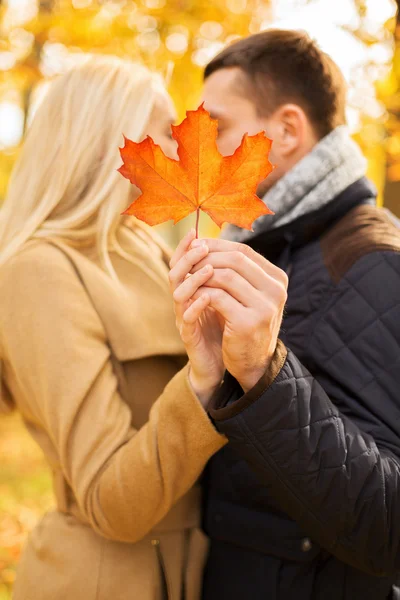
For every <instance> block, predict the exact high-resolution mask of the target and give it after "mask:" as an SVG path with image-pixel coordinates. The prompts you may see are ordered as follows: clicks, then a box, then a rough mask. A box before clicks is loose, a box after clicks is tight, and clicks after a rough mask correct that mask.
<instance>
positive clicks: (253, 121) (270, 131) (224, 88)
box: [203, 67, 283, 196]
mask: <svg viewBox="0 0 400 600" xmlns="http://www.w3.org/2000/svg"><path fill="white" fill-rule="evenodd" d="M203 101H204V106H205V108H206V109H207V110H208V111H209V112H210V114H211V116H212V117H213V118H214V119H218V139H217V144H218V149H219V151H220V152H221V154H223V155H224V156H229V155H231V154H233V153H234V151H235V150H236V148H237V147H238V146H239V145H240V142H241V141H242V137H243V135H244V134H245V133H248V134H249V135H255V134H256V133H259V132H260V131H263V130H264V131H265V132H266V135H267V136H268V137H269V138H271V139H272V140H274V139H276V138H274V132H276V123H275V122H274V118H273V116H272V117H271V118H268V119H266V118H262V117H260V115H258V114H257V109H256V105H255V103H254V102H253V101H252V100H251V98H248V97H247V95H246V90H245V89H244V84H243V74H242V73H241V71H240V69H239V68H237V67H232V68H229V69H219V70H218V71H215V72H214V73H212V75H210V76H209V77H208V78H207V79H206V81H205V84H204V90H203ZM277 150H278V151H277ZM270 161H271V162H272V164H274V165H276V166H277V168H276V169H275V170H274V171H273V172H272V173H271V174H270V175H269V176H268V178H267V179H266V180H265V181H264V182H262V183H261V184H260V186H259V189H258V194H259V195H260V196H262V195H263V194H265V192H266V191H267V190H268V189H269V188H270V187H272V185H273V184H274V183H275V182H276V181H277V180H278V179H279V178H280V177H281V176H282V174H283V172H282V166H283V165H282V164H281V163H282V161H281V160H280V156H279V147H277V144H276V143H275V144H273V145H272V150H271V154H270Z"/></svg>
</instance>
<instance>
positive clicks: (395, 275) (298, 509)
mask: <svg viewBox="0 0 400 600" xmlns="http://www.w3.org/2000/svg"><path fill="white" fill-rule="evenodd" d="M308 343H309V350H308V355H309V356H312V357H314V360H313V361H310V362H311V363H312V362H314V366H313V372H314V369H315V372H316V373H318V374H319V375H317V377H318V380H317V379H316V377H314V376H313V375H312V374H311V373H310V372H309V371H308V370H307V369H306V368H305V366H304V365H303V364H302V363H301V361H300V360H299V359H298V358H297V357H296V356H295V355H294V353H293V352H291V351H290V350H289V351H288V352H287V353H286V349H285V348H284V346H283V344H282V343H279V345H278V348H277V351H276V354H275V357H274V360H273V361H272V365H271V367H270V369H269V371H268V373H266V374H265V376H264V377H263V378H262V379H261V380H260V381H259V382H258V384H257V385H256V387H255V388H254V389H253V390H250V392H248V393H247V394H246V395H244V396H243V395H242V396H241V397H239V394H238V391H237V386H238V384H237V383H236V384H235V382H234V380H232V378H231V379H230V380H229V377H228V379H227V380H226V382H225V383H224V386H223V388H222V389H221V390H219V392H218V395H216V396H215V397H214V399H213V401H212V406H211V408H210V413H211V416H212V418H213V419H214V422H215V424H216V426H217V428H218V430H219V431H220V432H222V433H224V434H225V435H226V436H227V437H228V439H229V441H230V443H231V444H232V445H233V447H234V448H235V449H236V450H237V451H238V452H239V453H240V454H241V455H242V456H243V457H244V458H245V459H246V461H247V462H248V463H249V465H250V466H251V467H253V468H254V470H255V471H256V472H257V473H258V475H259V478H260V480H261V482H262V483H263V485H265V486H266V487H267V488H268V490H269V492H270V493H271V495H272V496H273V497H274V498H275V499H276V500H277V501H278V502H279V504H280V506H281V507H282V510H284V511H285V512H286V513H287V514H288V515H289V516H290V517H291V518H293V519H294V520H296V521H297V523H298V524H299V526H301V527H302V529H303V531H304V532H305V533H306V534H307V535H309V536H310V537H311V538H312V540H313V541H314V542H315V543H317V544H319V545H320V546H321V547H323V548H324V549H326V550H328V551H329V552H330V553H331V554H333V555H335V556H336V557H337V558H339V559H340V560H342V561H344V562H346V563H348V564H350V565H352V566H354V567H356V568H359V569H361V570H364V571H365V572H368V573H370V574H372V575H377V576H384V575H385V576H386V575H390V574H393V573H395V572H397V571H398V570H399V569H400V254H398V253H389V252H388V253H374V254H373V255H370V256H367V257H364V258H363V259H361V260H360V261H358V263H356V265H355V266H354V267H353V268H352V270H351V271H350V272H349V273H348V276H347V277H346V280H345V281H343V283H342V285H341V286H339V287H338V289H337V290H336V292H335V293H334V294H333V297H332V298H331V299H330V301H329V306H328V307H327V309H326V311H325V312H324V314H323V316H322V318H321V319H320V322H319V323H318V324H317V325H316V327H315V329H314V331H313V333H312V336H311V338H310V339H309V342H308ZM242 393H243V392H242Z"/></svg>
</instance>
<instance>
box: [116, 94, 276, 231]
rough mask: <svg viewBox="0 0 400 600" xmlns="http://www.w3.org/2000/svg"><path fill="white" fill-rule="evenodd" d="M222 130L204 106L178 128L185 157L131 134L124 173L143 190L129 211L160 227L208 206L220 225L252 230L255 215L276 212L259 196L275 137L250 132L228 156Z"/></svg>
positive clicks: (174, 132)
mask: <svg viewBox="0 0 400 600" xmlns="http://www.w3.org/2000/svg"><path fill="white" fill-rule="evenodd" d="M217 132H218V123H217V121H216V120H215V119H211V117H210V114H209V113H208V112H207V111H206V110H205V109H204V108H203V105H201V106H200V107H199V108H198V109H197V110H195V111H188V112H187V113H186V118H185V119H184V120H183V121H182V123H181V124H180V125H178V126H174V125H173V126H172V135H173V138H174V139H175V140H176V141H177V142H178V156H179V161H177V160H173V159H171V158H168V157H166V156H165V155H164V153H163V151H162V150H161V148H160V146H158V145H157V144H155V143H154V142H153V140H152V139H151V137H149V136H147V138H146V139H144V140H143V141H142V142H140V143H136V142H132V141H131V140H129V139H127V138H125V146H124V147H123V148H120V152H121V157H122V160H123V165H122V166H121V167H120V168H119V169H118V171H119V172H120V173H121V174H122V175H123V176H124V177H126V178H127V179H129V180H130V182H131V183H133V184H135V185H136V186H137V187H139V188H140V189H141V191H142V194H141V195H140V196H139V197H138V198H137V199H136V200H135V201H134V202H133V203H132V204H131V205H130V206H129V207H128V209H127V210H126V211H125V212H124V213H123V214H127V215H134V216H135V217H137V218H138V219H140V220H142V221H145V222H146V223H148V224H149V225H158V224H159V223H164V221H168V220H169V219H173V220H174V223H177V222H178V221H180V220H181V219H183V218H184V217H187V216H188V215H189V214H190V213H192V212H194V211H197V214H199V211H200V210H203V211H204V212H205V213H207V214H208V215H209V216H210V217H211V218H212V219H213V221H214V222H215V223H216V224H217V225H218V226H219V227H221V226H222V224H223V223H225V222H227V223H233V224H235V225H237V226H239V227H243V228H245V229H250V230H251V226H252V223H253V221H254V220H255V219H257V218H258V217H260V216H261V215H266V214H273V213H272V211H271V210H270V209H269V208H268V207H267V206H266V205H265V204H264V202H262V200H260V198H258V197H257V196H256V189H257V185H258V184H259V183H260V181H262V180H263V179H265V177H267V175H269V173H270V172H271V171H272V169H273V166H272V165H271V163H270V161H269V159H268V155H269V151H270V149H271V144H272V142H271V140H269V139H268V138H267V137H266V136H265V134H264V133H263V132H261V133H258V134H257V135H253V136H249V135H247V134H246V135H244V137H243V139H242V143H241V144H240V146H239V147H238V148H237V150H236V151H235V152H234V154H233V155H232V156H225V157H224V156H222V155H221V154H220V153H219V152H218V149H217V143H216V140H217Z"/></svg>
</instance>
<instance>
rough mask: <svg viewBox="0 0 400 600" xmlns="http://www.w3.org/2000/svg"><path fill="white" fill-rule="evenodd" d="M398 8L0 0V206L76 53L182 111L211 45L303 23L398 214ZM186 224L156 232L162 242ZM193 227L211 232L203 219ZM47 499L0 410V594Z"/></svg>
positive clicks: (391, 3)
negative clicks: (50, 94)
mask: <svg viewBox="0 0 400 600" xmlns="http://www.w3.org/2000/svg"><path fill="white" fill-rule="evenodd" d="M399 7H400V0H397V1H395V0H334V1H333V0H136V1H133V0H0V204H1V201H2V199H3V198H4V196H5V194H6V189H7V182H8V180H9V176H10V172H11V169H12V166H13V164H14V161H15V159H16V157H17V155H18V152H19V149H20V147H21V143H22V142H23V137H24V132H25V131H26V129H27V127H29V123H30V121H31V119H32V117H33V115H34V112H35V110H36V108H37V106H38V104H39V103H40V101H41V99H42V98H43V96H44V94H45V93H46V89H47V86H48V83H49V81H50V80H51V79H52V78H53V77H55V76H57V74H59V73H62V72H63V71H64V70H66V69H68V68H69V67H70V66H72V65H74V64H77V63H79V62H80V61H82V60H83V59H84V58H85V56H86V55H87V53H89V52H90V53H106V54H116V55H118V56H123V57H127V58H130V59H133V60H137V61H142V62H144V63H145V64H147V65H148V66H149V67H150V68H152V69H155V70H157V71H159V72H160V73H161V74H162V75H163V76H164V78H165V80H166V82H167V83H168V87H169V90H170V92H171V94H172V97H173V99H174V101H175V103H176V106H177V109H178V114H179V118H180V119H182V118H183V116H184V114H185V111H186V110H187V109H191V108H195V107H196V106H197V105H198V104H199V98H200V93H201V83H202V70H203V67H204V65H205V64H206V63H207V62H208V61H209V60H210V59H211V58H212V57H213V56H214V55H215V54H216V53H217V52H218V51H219V50H220V49H221V48H223V47H224V46H225V45H226V44H229V43H231V42H232V41H234V40H236V39H238V38H240V37H243V36H246V35H248V34H249V33H257V32H259V31H262V30H264V29H266V28H269V27H284V28H292V29H293V28H295V29H304V30H306V31H308V32H309V34H310V35H311V36H312V37H313V38H314V39H316V40H317V41H318V43H319V44H320V46H321V47H322V49H323V50H325V51H326V52H328V53H329V54H330V55H331V56H332V57H333V58H334V60H336V62H337V63H338V64H339V66H340V67H341V69H342V70H343V72H344V74H345V77H346V80H347V82H348V85H349V102H348V113H347V116H348V123H349V127H350V129H351V132H352V134H353V135H354V138H355V139H356V141H357V142H358V143H359V145H360V146H361V148H362V150H363V152H364V154H365V156H366V157H367V159H368V165H369V176H370V177H371V178H372V179H373V181H374V182H375V184H376V186H377V188H378V192H379V202H380V203H381V204H384V205H385V206H386V207H388V208H389V209H390V210H392V211H393V212H394V213H396V214H397V215H398V216H400V201H399V196H400V9H399ZM99 126H100V124H99ZM49 152H51V149H50V148H49ZM88 152H90V148H88ZM27 193H29V190H27ZM16 210H17V207H16ZM187 227H188V223H187V222H183V224H182V225H180V226H177V227H175V228H173V227H171V226H170V225H167V226H162V227H161V233H162V234H163V235H164V237H165V238H166V239H167V240H168V241H169V242H170V243H171V244H172V245H174V244H175V243H176V242H177V240H178V238H179V237H180V235H181V234H182V231H183V230H186V229H187ZM200 231H201V233H203V234H207V235H216V234H217V230H216V228H215V226H213V225H212V223H211V222H210V221H209V220H207V218H206V217H205V218H204V219H203V221H202V224H201V230H200ZM52 505H53V498H52V493H51V482H50V477H49V474H48V472H47V469H46V465H45V463H44V461H43V459H42V457H41V454H40V451H39V450H38V449H37V448H36V447H35V445H34V444H33V442H31V440H30V439H29V437H28V435H27V434H26V433H25V431H24V429H23V428H22V426H21V423H20V420H19V418H18V415H15V414H12V415H9V416H2V417H0V600H9V599H10V598H11V591H12V585H13V581H14V578H15V567H16V564H17V562H18V558H19V556H20V552H21V546H22V545H23V543H24V540H25V538H26V535H27V533H28V532H29V531H30V530H31V529H32V527H33V526H34V525H35V523H36V522H37V520H38V519H39V518H40V515H41V514H42V513H43V511H44V510H46V509H47V508H49V507H51V506H52ZM60 543H62V540H60Z"/></svg>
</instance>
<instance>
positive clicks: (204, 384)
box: [189, 367, 222, 408]
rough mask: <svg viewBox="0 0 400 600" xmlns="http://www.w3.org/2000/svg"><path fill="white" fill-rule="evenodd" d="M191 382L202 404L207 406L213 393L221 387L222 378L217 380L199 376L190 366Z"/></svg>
mask: <svg viewBox="0 0 400 600" xmlns="http://www.w3.org/2000/svg"><path fill="white" fill-rule="evenodd" d="M189 383H190V385H191V387H192V390H193V392H194V393H195V394H196V396H197V397H198V399H199V401H200V403H201V404H202V406H203V407H204V408H206V407H207V405H208V403H209V401H210V400H211V397H212V395H213V394H214V392H215V391H216V390H217V389H218V388H219V387H220V385H221V383H222V379H219V380H218V381H215V379H213V380H209V379H207V378H205V377H198V376H197V375H196V374H195V373H194V372H193V369H192V368H191V367H189Z"/></svg>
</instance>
